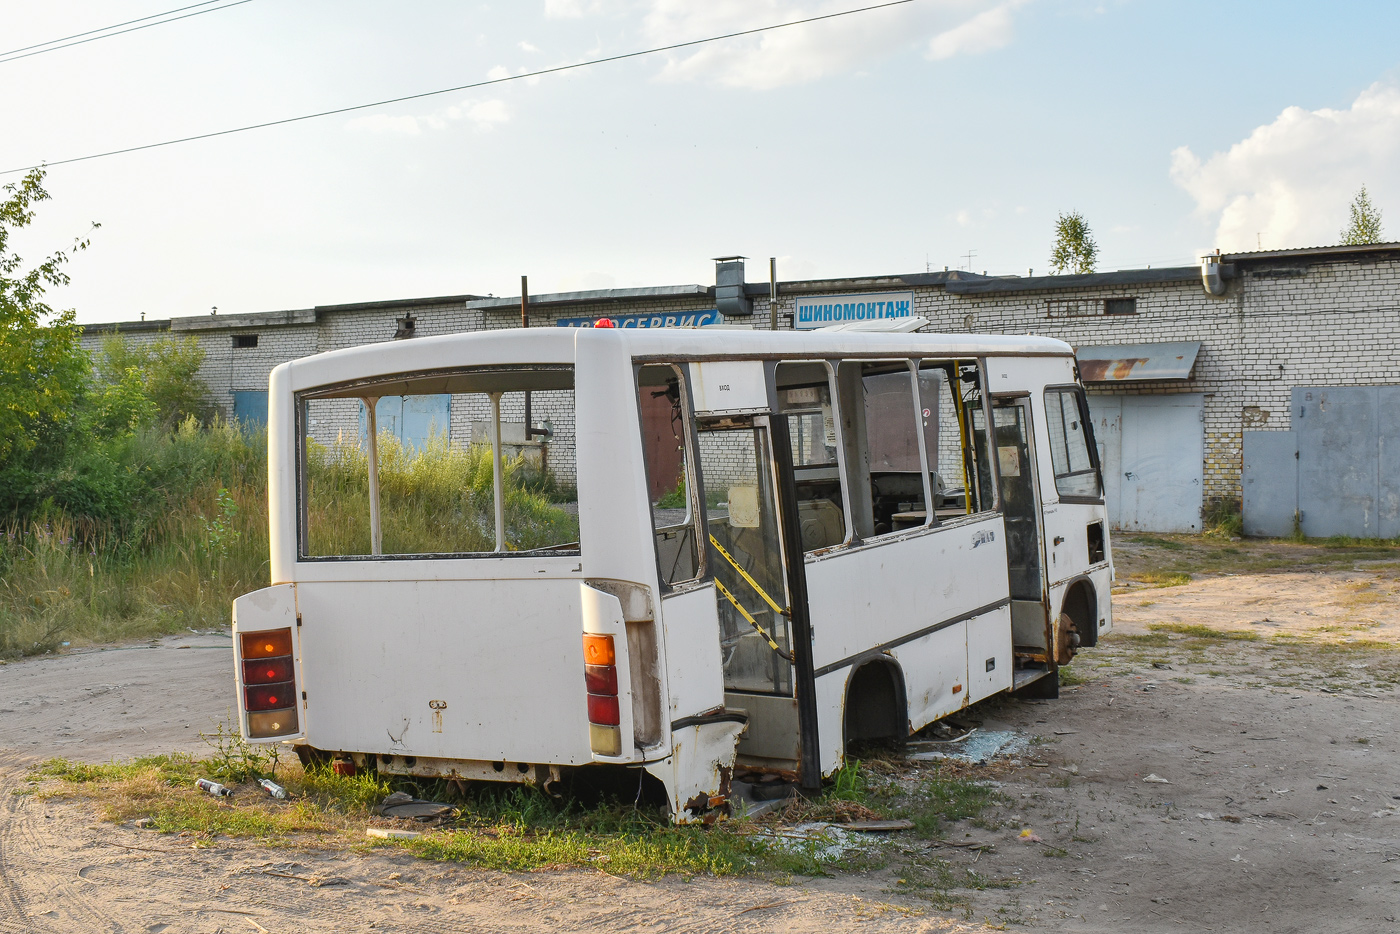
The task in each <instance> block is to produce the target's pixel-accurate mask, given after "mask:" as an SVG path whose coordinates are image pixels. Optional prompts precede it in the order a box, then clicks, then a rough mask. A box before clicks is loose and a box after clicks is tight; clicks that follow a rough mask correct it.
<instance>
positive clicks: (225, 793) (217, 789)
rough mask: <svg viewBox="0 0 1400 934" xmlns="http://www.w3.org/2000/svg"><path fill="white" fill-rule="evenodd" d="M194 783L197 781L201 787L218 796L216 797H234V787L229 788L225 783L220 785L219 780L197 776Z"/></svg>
mask: <svg viewBox="0 0 1400 934" xmlns="http://www.w3.org/2000/svg"><path fill="white" fill-rule="evenodd" d="M194 783H195V785H197V786H199V788H200V789H202V790H204V791H207V792H209V793H210V794H211V795H213V796H214V797H216V798H232V797H233V789H232V788H228V787H226V786H224V785H220V784H219V783H218V782H215V781H210V780H209V779H207V778H196V779H195V780H194Z"/></svg>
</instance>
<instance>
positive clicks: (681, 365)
mask: <svg viewBox="0 0 1400 934" xmlns="http://www.w3.org/2000/svg"><path fill="white" fill-rule="evenodd" d="M686 362H688V361H678V360H656V359H650V358H648V359H641V358H633V360H632V383H633V385H634V386H635V387H636V400H637V445H638V447H637V450H639V451H641V456H642V471H643V474H644V475H646V476H650V464H649V463H648V462H647V453H646V445H644V444H642V435H641V424H642V402H641V393H642V391H643V389H644V387H643V386H642V381H641V376H642V370H643V369H644V368H646V367H653V366H664V367H670V369H671V371H672V372H673V373H675V374H676V377H677V379H678V383H677V386H678V388H679V389H680V394H681V436H682V437H681V443H682V445H684V447H685V458H684V459H683V461H682V465H681V466H682V467H683V468H684V469H685V480H686V483H685V493H686V500H687V506H688V511H689V513H690V529H691V534H692V535H693V536H694V538H695V555H696V556H695V563H696V573H695V576H694V577H687V578H685V579H683V580H679V581H674V582H672V581H668V580H667V579H666V575H665V574H664V573H662V569H661V552H660V551H659V550H658V549H657V547H656V544H657V543H656V532H657V528H656V517H655V514H654V513H653V512H652V510H651V503H650V501H648V503H647V513H648V518H649V519H650V521H651V534H652V538H651V544H652V553H653V556H654V557H655V559H656V580H657V583H658V584H659V585H660V587H661V593H662V594H663V595H666V594H673V593H683V592H685V591H688V590H694V589H696V588H698V587H703V586H705V585H706V584H707V583H709V582H710V580H711V574H710V562H709V560H708V559H709V549H708V547H706V546H707V544H708V538H706V537H705V530H706V529H708V528H709V516H708V515H707V514H706V510H705V498H704V497H703V496H700V495H699V488H700V480H699V475H698V473H697V471H698V469H699V456H700V447H699V443H700V442H699V439H698V438H697V437H696V432H695V405H694V397H693V396H692V394H691V391H690V367H689V366H686V365H685V363H686ZM574 404H575V405H577V404H578V403H577V400H575V403H574Z"/></svg>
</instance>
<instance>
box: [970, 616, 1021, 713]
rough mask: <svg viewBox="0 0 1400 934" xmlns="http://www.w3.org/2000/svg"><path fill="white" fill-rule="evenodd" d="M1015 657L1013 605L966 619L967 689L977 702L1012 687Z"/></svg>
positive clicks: (972, 699) (971, 697)
mask: <svg viewBox="0 0 1400 934" xmlns="http://www.w3.org/2000/svg"><path fill="white" fill-rule="evenodd" d="M1014 667H1015V659H1014V658H1012V655H1011V607H1009V606H1004V607H1001V608H1000V609H996V610H993V611H992V612H990V613H985V614H983V615H982V616H978V617H976V618H975V619H970V620H968V621H967V693H968V701H969V702H971V703H976V702H977V701H980V700H982V698H984V697H990V696H992V695H993V694H995V693H997V692H998V691H1009V690H1010V689H1011V682H1012V678H1013V674H1012V672H1013V669H1014Z"/></svg>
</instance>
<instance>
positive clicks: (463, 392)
mask: <svg viewBox="0 0 1400 934" xmlns="http://www.w3.org/2000/svg"><path fill="white" fill-rule="evenodd" d="M527 397H528V399H527ZM531 405H533V412H534V416H533V417H532V419H531V423H529V424H527V423H525V422H524V421H523V417H524V413H525V412H527V411H531V410H532V409H531V408H530V406H531ZM415 425H416V426H417V427H416V428H414V427H413V426H415ZM268 430H269V455H268V461H269V471H270V479H269V497H270V516H271V533H272V537H271V550H272V554H271V571H272V581H273V585H272V586H271V587H269V588H267V589H264V590H260V591H257V592H255V593H251V594H248V595H246V596H243V597H240V598H239V599H238V600H237V601H235V603H234V632H235V639H234V644H235V649H236V656H237V659H236V663H235V676H236V689H237V693H238V698H239V709H240V714H241V718H242V729H243V735H244V736H245V737H246V738H247V739H248V740H249V741H250V742H263V743H271V742H285V743H292V744H295V745H296V746H297V747H298V749H299V751H300V752H302V754H303V756H306V755H316V756H324V757H334V758H336V759H338V760H341V761H345V760H349V761H352V762H354V763H355V764H356V765H357V766H359V767H369V766H373V767H375V768H377V769H379V770H380V771H381V772H387V773H395V774H414V775H425V776H443V777H454V778H461V779H469V780H470V779H481V780H495V781H527V782H542V783H548V782H550V781H551V780H552V779H557V778H558V777H559V776H560V774H561V771H563V770H566V769H570V768H575V767H580V766H586V765H592V764H596V763H611V764H613V765H619V766H626V767H632V768H641V769H645V770H646V771H647V772H649V773H651V774H652V775H653V776H655V777H656V778H657V779H659V780H660V781H661V782H662V783H663V784H664V786H665V788H666V793H667V796H668V798H669V801H670V806H671V810H672V813H673V815H674V817H675V819H676V820H682V821H683V820H691V819H695V818H698V817H704V816H708V815H710V814H712V813H713V812H714V811H715V810H716V809H719V810H722V809H724V808H725V807H726V806H727V800H726V799H727V797H728V795H729V793H730V781H731V778H732V775H733V771H734V770H735V769H736V768H738V769H741V770H758V771H768V772H775V773H779V774H781V775H784V776H786V777H787V778H788V779H789V780H795V781H798V782H800V783H801V784H802V785H803V786H804V787H816V786H818V785H819V784H820V782H821V779H822V777H823V776H826V775H830V774H831V773H832V772H833V771H835V770H836V769H838V768H840V766H841V764H842V758H843V755H844V751H845V748H846V744H847V743H848V742H850V741H851V740H855V739H867V738H878V737H895V738H902V737H904V736H907V735H908V734H909V733H910V732H912V731H915V730H918V729H919V728H921V727H923V726H925V725H926V724H928V723H930V722H932V721H934V720H937V719H938V718H940V717H944V716H946V715H948V714H951V713H953V712H955V711H957V710H959V709H961V708H963V707H965V706H967V705H968V704H970V703H973V702H975V701H978V700H981V699H983V698H985V697H988V696H990V695H993V694H996V693H998V692H1003V691H1010V690H1017V689H1019V690H1021V691H1023V692H1026V693H1032V692H1038V693H1039V696H1054V694H1055V692H1056V690H1057V685H1058V677H1057V674H1056V672H1057V669H1058V667H1059V666H1061V665H1063V664H1065V663H1067V662H1068V661H1069V659H1070V658H1071V656H1072V655H1073V654H1074V652H1075V650H1076V648H1077V647H1079V646H1086V645H1087V646H1092V645H1093V644H1094V643H1095V641H1096V639H1097V638H1098V636H1099V635H1100V634H1102V633H1104V632H1106V631H1107V630H1108V629H1109V627H1110V625H1111V616H1110V609H1109V586H1110V581H1111V577H1112V565H1111V553H1110V549H1109V540H1108V532H1107V527H1106V521H1105V519H1106V517H1105V511H1104V505H1103V498H1102V480H1101V477H1100V474H1099V467H1098V454H1097V451H1096V449H1095V444H1094V439H1093V436H1092V433H1091V431H1092V430H1091V427H1090V422H1089V419H1088V411H1087V405H1086V402H1085V399H1084V394H1083V390H1082V387H1081V386H1080V384H1079V382H1078V380H1077V378H1076V371H1075V364H1074V357H1073V355H1072V351H1071V349H1070V347H1069V346H1068V345H1066V344H1064V343H1061V342H1059V341H1056V340H1050V339H1046V338H1035V337H1006V336H973V335H940V334H922V333H886V332H875V331H867V332H862V331H861V330H859V329H850V330H818V331H809V332H802V333H792V332H763V331H741V330H718V331H714V330H707V331H700V330H661V329H657V330H622V329H606V328H599V329H573V328H569V329H565V328H550V329H535V330H499V331H491V332H486V333H472V334H461V335H449V336H443V337H432V338H418V339H414V340H408V341H396V342H392V343H385V344H380V345H372V346H366V347H358V348H353V349H348V350H341V351H335V352H331V353H324V354H319V355H316V356H312V357H308V358H305V359H301V360H297V361H294V362H291V363H286V364H283V365H281V366H279V367H278V368H277V369H276V370H274V371H273V374H272V377H271V388H270V391H269V429H268ZM575 491H576V492H575Z"/></svg>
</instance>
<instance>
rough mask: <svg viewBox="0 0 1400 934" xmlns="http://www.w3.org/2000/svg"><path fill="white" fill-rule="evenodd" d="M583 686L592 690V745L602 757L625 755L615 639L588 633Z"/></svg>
mask: <svg viewBox="0 0 1400 934" xmlns="http://www.w3.org/2000/svg"><path fill="white" fill-rule="evenodd" d="M583 663H584V665H583V682H584V684H585V685H586V686H587V688H588V744H589V746H590V747H591V748H592V749H593V752H595V753H596V754H598V755H600V756H620V755H622V728H621V726H620V725H619V724H621V722H622V716H621V710H620V709H619V707H618V703H617V649H616V647H615V646H614V645H613V637H612V636H607V635H594V634H593V633H585V634H584V637H583Z"/></svg>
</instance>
